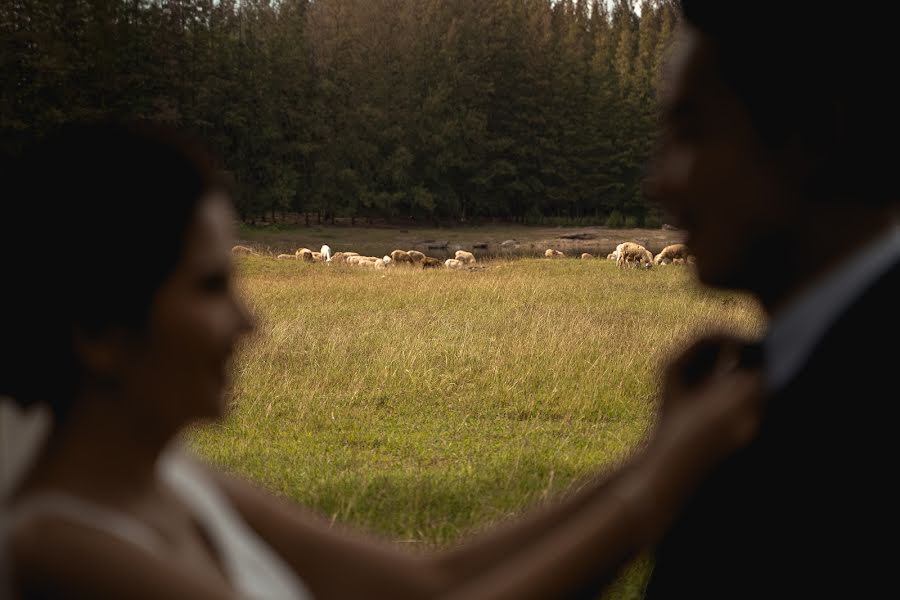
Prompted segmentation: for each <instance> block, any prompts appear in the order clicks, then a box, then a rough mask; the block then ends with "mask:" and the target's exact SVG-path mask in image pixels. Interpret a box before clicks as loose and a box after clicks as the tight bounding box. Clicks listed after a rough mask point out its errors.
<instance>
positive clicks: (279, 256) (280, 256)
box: [275, 254, 297, 259]
mask: <svg viewBox="0 0 900 600" xmlns="http://www.w3.org/2000/svg"><path fill="white" fill-rule="evenodd" d="M275 258H291V259H296V258H297V255H296V254H279V255H278V256H276V257H275Z"/></svg>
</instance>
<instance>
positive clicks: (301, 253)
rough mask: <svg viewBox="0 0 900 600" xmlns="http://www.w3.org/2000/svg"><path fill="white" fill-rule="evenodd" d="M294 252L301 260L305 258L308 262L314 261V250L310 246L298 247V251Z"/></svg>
mask: <svg viewBox="0 0 900 600" xmlns="http://www.w3.org/2000/svg"><path fill="white" fill-rule="evenodd" d="M294 254H295V255H296V256H297V258H299V259H300V260H303V261H306V262H312V261H313V252H312V250H310V249H309V248H298V249H297V251H296V252H294Z"/></svg>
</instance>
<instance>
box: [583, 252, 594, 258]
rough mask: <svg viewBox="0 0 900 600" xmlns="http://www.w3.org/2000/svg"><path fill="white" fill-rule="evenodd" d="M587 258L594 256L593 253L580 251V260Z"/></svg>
mask: <svg viewBox="0 0 900 600" xmlns="http://www.w3.org/2000/svg"><path fill="white" fill-rule="evenodd" d="M589 258H594V255H593V254H591V253H590V252H582V253H581V260H587V259H589Z"/></svg>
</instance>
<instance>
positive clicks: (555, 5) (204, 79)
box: [0, 0, 677, 226]
mask: <svg viewBox="0 0 900 600" xmlns="http://www.w3.org/2000/svg"><path fill="white" fill-rule="evenodd" d="M676 12H677V6H676V5H675V0H652V1H651V0H644V1H643V2H641V3H640V4H639V5H635V4H634V3H633V2H631V1H630V0H615V1H613V2H609V3H607V2H603V1H599V0H593V1H589V0H315V1H313V0H278V1H274V0H215V1H214V0H9V1H6V2H3V3H0V62H2V74H3V79H4V81H3V86H2V97H0V132H2V133H0V139H2V144H3V148H2V150H3V155H4V157H5V158H9V157H11V156H15V155H16V153H18V152H20V151H21V148H22V147H23V145H24V144H25V143H26V142H28V141H29V140H32V139H35V138H37V137H40V136H42V135H44V134H46V133H47V132H49V131H52V130H53V129H54V128H56V127H57V126H59V125H60V124H64V123H67V122H72V121H82V120H91V119H98V118H110V117H111V118H123V119H150V120H155V121H162V122H166V123H169V124H173V125H175V126H177V127H180V128H184V129H186V130H187V131H190V132H192V133H194V134H196V135H198V136H199V137H200V138H201V139H202V140H204V141H205V142H206V144H207V145H208V146H209V147H210V149H211V150H212V151H213V152H214V153H215V154H216V155H217V156H218V157H220V159H221V160H222V161H223V164H224V168H225V169H226V170H227V171H228V174H229V176H230V177H231V178H232V180H233V181H234V182H235V184H236V187H237V189H238V190H239V197H238V209H239V212H240V214H241V217H242V218H243V219H245V220H247V221H253V220H254V219H257V218H259V217H261V216H264V215H270V216H272V215H274V216H275V217H277V215H278V214H282V213H284V212H288V211H289V212H299V213H313V214H318V215H319V218H321V219H325V220H329V219H330V220H333V219H334V218H335V217H352V218H353V219H354V220H355V219H363V220H369V221H371V220H373V219H378V220H380V221H381V220H386V221H389V222H390V221H394V220H409V219H414V220H416V221H422V222H423V223H429V224H430V223H441V222H477V221H483V220H500V221H510V222H521V223H553V222H559V223H562V222H565V223H571V224H588V223H600V224H608V225H612V226H623V225H624V226H637V225H645V226H656V225H659V220H660V216H659V213H658V211H657V210H656V209H655V208H654V207H653V206H652V205H650V204H649V203H648V202H647V201H646V199H645V198H644V197H643V196H642V194H641V180H642V175H643V170H644V166H645V165H646V162H647V160H648V158H649V155H650V152H651V149H652V145H653V141H654V136H655V133H656V129H657V115H656V106H657V104H656V88H657V76H656V74H657V73H658V69H659V65H660V62H661V61H662V59H663V56H664V52H665V49H666V48H667V46H668V43H669V41H670V39H671V36H672V31H673V28H674V25H675V20H676Z"/></svg>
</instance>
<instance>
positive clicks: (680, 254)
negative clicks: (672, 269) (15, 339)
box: [653, 244, 688, 265]
mask: <svg viewBox="0 0 900 600" xmlns="http://www.w3.org/2000/svg"><path fill="white" fill-rule="evenodd" d="M687 257H688V247H687V246H686V245H684V244H671V245H669V246H666V247H665V248H663V249H662V250H661V251H660V253H659V254H657V255H656V256H654V257H653V264H655V265H660V264H663V263H664V262H673V261H674V260H675V259H676V258H680V259H682V260H684V259H686V258H687Z"/></svg>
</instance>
